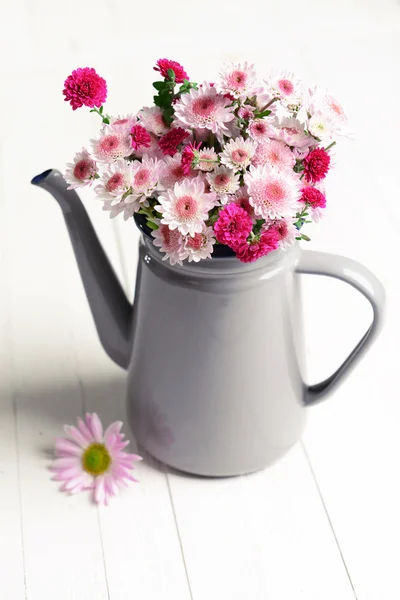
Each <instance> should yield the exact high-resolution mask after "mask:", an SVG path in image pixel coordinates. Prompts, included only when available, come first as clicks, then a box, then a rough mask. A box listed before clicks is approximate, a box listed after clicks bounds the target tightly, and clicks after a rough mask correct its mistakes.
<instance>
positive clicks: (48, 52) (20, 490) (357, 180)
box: [0, 0, 400, 600]
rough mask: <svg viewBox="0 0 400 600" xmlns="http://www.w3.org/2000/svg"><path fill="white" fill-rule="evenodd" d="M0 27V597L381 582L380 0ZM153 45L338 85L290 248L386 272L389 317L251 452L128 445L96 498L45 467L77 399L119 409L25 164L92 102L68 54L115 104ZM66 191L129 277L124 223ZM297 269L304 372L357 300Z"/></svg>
mask: <svg viewBox="0 0 400 600" xmlns="http://www.w3.org/2000/svg"><path fill="white" fill-rule="evenodd" d="M0 32H1V35H0V40H1V41H0V73H1V88H0V106H1V128H0V131H1V137H0V187H1V198H0V599H1V600H23V599H27V600H50V599H51V600H56V599H57V600H103V599H110V600H127V599H128V598H129V599H130V598H132V599H133V598H135V599H138V600H159V599H162V600H169V599H171V600H186V599H190V598H193V599H194V600H339V599H340V600H352V599H354V598H358V599H359V600H396V599H398V598H400V580H399V578H398V565H399V561H400V516H399V511H400V484H399V456H400V434H399V427H400V422H399V421H400V409H399V403H400V394H399V391H398V370H399V359H400V356H399V349H398V340H399V333H400V317H399V310H398V306H399V304H400V283H399V266H398V258H399V241H398V237H399V234H398V232H399V226H400V204H399V191H398V144H399V135H400V127H399V125H400V117H399V114H400V112H399V110H398V99H399V97H400V83H399V69H398V65H399V58H400V54H399V52H400V5H399V3H398V1H395V0H381V1H379V0H368V1H363V2H361V0H358V1H357V0H347V1H346V2H344V1H343V2H338V1H335V2H334V1H333V0H332V1H329V2H324V3H318V2H316V1H315V0H314V1H313V0H307V1H306V2H303V3H297V2H294V0H290V1H289V2H285V3H276V2H265V1H261V0H257V1H256V2H255V3H253V4H252V5H248V4H244V3H243V2H240V3H239V2H235V1H234V2H231V3H229V4H228V3H220V4H217V3H215V2H213V0H204V1H203V2H202V3H200V4H199V3H195V2H191V1H188V2H186V3H184V4H183V3H180V2H177V1H175V2H174V1H172V2H171V3H170V4H167V3H162V2H161V0H160V1H155V2H153V3H141V4H139V3H137V4H134V3H133V2H127V1H123V0H99V1H98V2H96V3H94V2H91V1H90V2H82V1H78V0H72V1H70V2H68V3H63V4H62V3H60V2H55V1H54V0H53V1H52V2H50V0H40V1H39V0H36V1H32V2H31V1H30V0H14V1H13V3H12V4H11V3H7V4H6V3H5V2H4V4H2V20H1V24H0ZM160 56H167V57H171V58H174V59H176V60H180V61H181V62H183V63H184V64H185V66H186V67H187V69H188V70H189V71H190V73H191V74H192V75H193V78H194V79H196V78H197V79H200V78H201V77H202V76H210V75H211V76H213V77H215V75H216V68H217V66H218V63H219V62H222V61H223V60H227V59H238V60H240V59H242V60H243V59H247V60H254V61H256V63H257V66H258V71H259V72H260V73H262V72H263V71H264V72H267V70H268V69H269V68H270V67H271V66H282V67H289V68H291V69H292V70H294V71H296V73H298V75H299V76H300V77H302V78H304V79H306V80H308V81H309V82H310V83H314V82H315V83H323V84H325V85H326V86H327V87H329V88H330V90H331V91H332V93H333V94H335V95H336V96H337V97H338V98H339V99H340V100H341V101H342V102H343V104H344V105H345V107H346V108H347V112H348V114H349V118H350V121H351V123H352V125H353V129H354V131H355V141H353V142H347V141H344V142H343V143H341V144H339V146H338V149H337V163H338V164H337V167H336V170H335V172H334V173H332V175H331V176H330V186H329V197H328V202H329V207H328V209H327V216H326V219H325V220H324V221H323V222H322V223H321V224H320V225H319V226H315V227H313V228H312V229H310V230H309V233H310V234H311V235H312V238H313V241H312V242H311V243H310V244H309V247H310V248H314V249H318V250H325V251H331V252H338V253H342V254H345V255H347V256H350V257H352V258H355V259H357V260H360V261H362V262H364V263H365V264H366V265H368V266H369V267H370V268H371V269H372V270H373V271H374V272H375V273H376V274H377V275H378V276H379V277H380V278H381V279H382V281H383V282H384V285H385V286H386V289H387V294H388V307H387V323H386V327H385V330H384V332H383V334H382V336H381V338H380V339H379V341H378V343H377V344H376V346H375V347H374V348H373V350H372V351H371V352H370V354H369V355H368V356H367V357H366V358H365V360H364V361H363V363H362V364H361V365H360V366H359V367H358V368H357V370H356V371H355V372H354V373H353V374H352V375H351V377H350V379H349V380H348V381H347V382H346V384H345V385H344V386H343V387H342V388H340V390H339V391H338V392H337V393H336V394H335V396H334V397H332V398H331V399H329V400H328V401H327V402H326V403H322V404H321V405H319V406H316V407H314V408H312V409H310V411H309V424H308V428H307V430H306V433H305V436H304V439H303V443H302V444H300V445H298V446H297V447H296V448H295V449H293V451H292V452H290V453H289V455H288V456H287V457H285V459H283V460H282V461H281V462H280V463H279V464H277V465H276V466H274V467H273V468H271V469H270V470H267V471H265V472H261V473H257V474H255V475H251V476H248V477H241V478H236V479H223V480H207V479H198V478H191V477H187V476H182V475H179V474H176V473H172V472H169V471H168V469H166V468H164V467H163V466H161V465H159V464H155V463H154V462H153V461H152V460H151V459H150V458H147V457H146V460H145V461H144V462H143V463H141V464H140V466H139V476H140V480H141V483H140V484H139V485H136V486H132V487H130V488H129V489H128V490H127V491H126V492H125V493H123V494H122V495H121V496H120V498H119V499H117V500H116V501H115V502H113V503H112V504H111V506H110V507H109V508H107V509H97V508H96V507H94V506H93V505H91V504H90V503H89V501H88V497H87V496H86V495H84V494H82V495H79V496H76V497H67V496H64V495H62V494H60V493H59V492H58V491H57V484H56V483H55V482H52V481H51V480H50V476H49V473H48V471H47V466H48V465H49V462H50V460H51V453H52V447H53V444H54V438H55V437H56V436H57V435H59V434H60V432H61V430H62V425H63V423H72V422H73V421H74V420H75V418H76V416H77V415H78V414H81V413H82V412H83V411H84V410H91V411H97V412H98V413H99V414H100V416H101V417H102V418H103V419H104V420H105V421H110V420H114V419H121V418H122V419H125V399H124V386H125V374H124V373H123V372H122V371H121V370H120V369H118V368H117V367H115V366H114V365H113V364H111V362H110V361H109V360H108V358H107V357H106V356H105V355H104V353H103V351H102V350H101V348H100V344H99V342H98V341H97V339H96V334H95V330H94V326H93V323H92V321H91V317H90V314H89V310H88V307H87V303H86V300H85V297H84V293H83V289H82V285H81V283H80V281H79V277H78V272H77V269H76V267H75V264H74V259H73V255H72V251H71V249H70V246H69V241H68V237H67V233H66V231H65V230H64V225H63V221H62V217H61V213H60V212H59V209H58V207H57V206H56V204H55V202H53V201H52V199H51V198H50V197H49V196H46V195H45V194H44V193H43V192H42V191H41V190H38V189H34V188H33V187H32V186H30V184H29V181H30V178H31V177H32V176H33V175H35V174H36V173H38V172H41V171H43V170H44V169H46V168H48V167H58V168H63V166H64V164H65V162H67V161H68V160H69V159H70V158H71V157H72V155H73V153H74V152H75V150H77V149H79V148H80V147H81V146H82V144H84V143H86V140H87V138H89V137H91V136H92V135H93V134H94V133H95V131H96V128H97V125H98V123H97V121H96V117H95V116H94V115H89V114H88V113H87V112H84V111H77V112H76V113H72V111H70V109H69V107H68V106H67V105H66V104H65V103H64V102H63V101H62V96H61V88H62V83H63V80H64V77H65V76H66V75H67V74H68V73H69V72H70V71H71V70H72V69H73V68H75V67H77V66H85V65H87V64H88V65H91V66H95V67H96V68H97V70H98V71H99V72H100V73H101V74H102V75H103V76H104V77H105V78H106V79H107V81H108V83H109V103H108V107H109V110H110V111H111V112H118V113H124V112H128V111H135V110H136V109H137V108H138V107H140V106H141V105H142V104H144V103H147V102H149V101H150V100H151V82H152V70H151V67H152V65H153V64H154V62H155V60H156V59H157V58H159V57H160ZM84 198H85V204H86V206H87V208H88V210H89V212H90V214H91V215H92V217H93V220H94V221H95V224H96V227H97V229H98V231H99V233H100V236H101V239H102V241H103V243H104V245H105V247H106V249H107V250H108V252H109V255H110V257H111V260H112V262H113V264H114V266H115V268H116V270H117V271H118V273H119V274H120V276H121V279H122V281H123V282H124V285H125V286H126V289H127V290H128V292H129V294H130V295H132V289H133V281H134V275H135V262H136V244H137V239H138V234H137V232H136V231H135V229H134V227H133V225H132V224H125V223H115V222H110V221H109V220H108V219H107V218H106V217H105V215H104V214H103V213H102V212H101V210H100V207H99V205H98V204H97V203H95V202H94V201H93V199H92V197H91V194H90V191H89V192H88V193H86V194H85V195H84ZM304 287H305V293H306V299H307V303H306V315H305V318H306V331H307V348H308V356H307V359H308V364H309V378H310V381H316V380H318V379H320V378H322V377H324V376H326V375H328V374H329V373H330V372H331V371H332V370H333V369H334V368H335V366H336V365H337V364H338V363H339V362H340V361H341V360H342V359H343V357H344V356H345V355H346V353H348V352H349V351H350V349H351V348H352V346H353V345H354V344H355V342H356V341H357V339H358V338H359V337H360V335H361V334H362V332H363V331H364V329H365V327H366V326H367V324H368V322H369V320H370V318H371V314H370V309H369V307H368V306H367V305H366V303H365V302H364V301H363V300H362V299H361V298H360V297H359V296H358V295H357V293H356V292H354V291H353V290H351V289H349V288H347V287H346V286H344V285H343V284H340V283H337V282H335V281H328V280H326V281H325V280H323V279H319V278H314V279H310V281H308V279H307V282H305V286H304ZM244 402H245V399H244ZM132 443H133V446H134V442H132ZM240 443H241V442H240V439H238V444H240Z"/></svg>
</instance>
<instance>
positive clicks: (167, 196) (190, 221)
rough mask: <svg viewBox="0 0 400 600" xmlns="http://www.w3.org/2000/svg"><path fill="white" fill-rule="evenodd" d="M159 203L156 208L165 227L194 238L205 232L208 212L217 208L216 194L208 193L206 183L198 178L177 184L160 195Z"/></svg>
mask: <svg viewBox="0 0 400 600" xmlns="http://www.w3.org/2000/svg"><path fill="white" fill-rule="evenodd" d="M159 202H160V204H159V205H157V206H156V207H155V208H156V210H157V211H158V212H160V213H161V214H162V219H161V223H162V224H163V225H168V226H169V228H170V229H172V230H173V229H178V231H179V232H180V233H182V234H183V235H187V234H189V235H192V236H194V235H195V234H196V233H201V231H202V230H203V227H204V222H205V221H206V220H207V219H208V211H209V210H211V208H213V207H214V206H215V203H216V194H215V193H213V192H210V193H206V192H205V190H204V182H203V181H202V180H201V179H200V178H198V177H196V178H195V179H184V180H183V181H182V182H181V183H176V184H175V186H174V188H173V189H172V190H167V192H166V193H163V194H161V195H160V197H159Z"/></svg>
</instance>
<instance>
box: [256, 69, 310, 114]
mask: <svg viewBox="0 0 400 600" xmlns="http://www.w3.org/2000/svg"><path fill="white" fill-rule="evenodd" d="M265 83H266V86H267V91H268V92H269V93H270V94H271V95H272V96H273V97H274V98H278V99H279V100H280V102H281V103H282V104H283V105H284V106H285V107H287V108H288V109H289V110H291V111H296V110H298V108H299V106H300V105H301V103H302V100H303V97H304V90H303V86H302V84H301V83H300V82H299V81H298V80H297V79H296V78H295V77H294V75H293V74H292V73H288V72H282V73H275V74H272V75H271V76H270V77H269V79H268V80H267V81H265Z"/></svg>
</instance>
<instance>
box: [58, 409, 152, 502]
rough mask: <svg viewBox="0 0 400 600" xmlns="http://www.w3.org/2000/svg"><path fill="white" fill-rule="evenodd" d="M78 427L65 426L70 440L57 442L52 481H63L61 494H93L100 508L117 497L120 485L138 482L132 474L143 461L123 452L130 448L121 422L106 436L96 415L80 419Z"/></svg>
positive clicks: (110, 427) (111, 426) (106, 432)
mask: <svg viewBox="0 0 400 600" xmlns="http://www.w3.org/2000/svg"><path fill="white" fill-rule="evenodd" d="M77 423H78V427H73V426H71V425H65V426H64V430H65V433H66V434H67V436H68V438H69V439H68V438H57V440H56V445H55V453H56V459H55V460H54V464H53V465H52V467H51V470H52V471H54V472H55V475H54V477H53V479H55V480H56V481H63V482H64V483H63V485H62V488H61V489H62V491H66V492H68V493H70V494H76V493H77V492H80V491H82V490H93V499H94V501H95V502H96V503H98V504H106V505H107V504H108V501H109V499H110V498H111V497H112V496H115V495H116V494H117V493H118V489H119V486H120V485H121V484H124V485H127V482H128V481H137V479H135V478H134V477H133V476H132V474H131V471H132V469H133V468H134V466H133V464H134V463H135V462H136V461H138V460H142V459H141V457H140V456H137V455H136V454H128V453H127V452H124V448H125V447H126V446H127V445H128V444H129V442H128V441H124V437H125V436H124V434H123V433H120V430H121V427H122V422H121V421H115V423H112V424H111V425H110V426H109V427H107V429H106V430H105V432H104V433H103V426H102V424H101V421H100V419H99V417H98V415H97V414H96V413H92V414H89V413H87V414H86V417H85V419H84V420H82V419H80V418H78V420H77Z"/></svg>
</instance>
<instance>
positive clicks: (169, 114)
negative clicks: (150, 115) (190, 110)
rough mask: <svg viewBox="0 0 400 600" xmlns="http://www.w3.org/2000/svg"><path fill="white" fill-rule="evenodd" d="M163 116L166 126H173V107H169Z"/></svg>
mask: <svg viewBox="0 0 400 600" xmlns="http://www.w3.org/2000/svg"><path fill="white" fill-rule="evenodd" d="M163 114H164V121H165V122H166V124H167V125H171V123H172V117H173V115H174V109H173V108H172V106H168V108H165V109H164V111H163Z"/></svg>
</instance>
